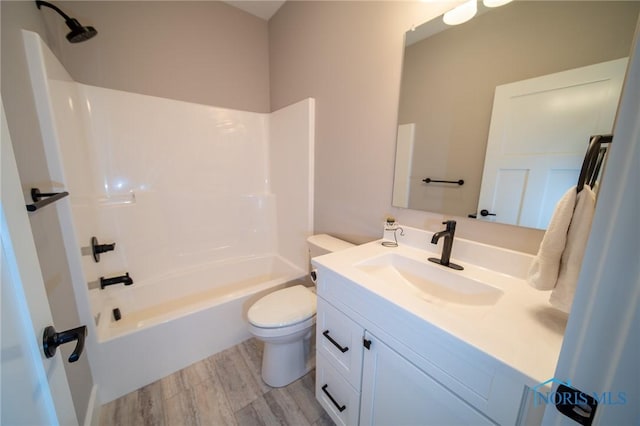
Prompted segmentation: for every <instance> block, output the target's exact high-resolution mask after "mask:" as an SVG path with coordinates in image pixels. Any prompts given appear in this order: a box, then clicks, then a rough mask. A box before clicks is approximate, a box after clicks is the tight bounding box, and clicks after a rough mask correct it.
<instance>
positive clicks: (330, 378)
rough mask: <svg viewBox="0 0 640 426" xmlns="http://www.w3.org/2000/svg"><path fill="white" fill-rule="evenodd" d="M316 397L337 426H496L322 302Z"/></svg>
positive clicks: (317, 331) (341, 313)
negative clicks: (433, 425) (473, 425)
mask: <svg viewBox="0 0 640 426" xmlns="http://www.w3.org/2000/svg"><path fill="white" fill-rule="evenodd" d="M317 312H318V313H317V320H316V324H317V330H316V336H317V337H316V338H317V342H316V348H317V354H316V398H317V399H318V400H319V401H320V404H321V405H322V406H323V407H324V409H325V410H326V411H327V412H328V413H329V415H330V416H331V417H332V419H333V420H334V421H335V422H336V424H338V425H357V424H359V425H391V424H415V425H417V424H447V425H468V424H477V425H481V424H494V423H493V422H491V421H490V420H489V419H487V418H486V417H485V416H483V415H482V414H480V413H479V412H478V411H476V410H474V409H473V408H472V407H471V406H469V405H468V404H466V403H465V402H464V401H463V400H461V399H460V398H459V397H458V396H456V395H455V394H454V393H452V392H451V391H450V390H448V389H447V388H446V387H444V386H442V385H441V384H440V383H438V382H437V381H436V380H434V379H433V378H432V377H431V376H429V375H428V374H427V373H425V372H424V371H422V370H420V369H419V368H418V367H416V366H415V365H414V364H412V363H411V362H410V361H409V360H407V359H406V358H404V357H403V356H402V355H400V354H399V353H398V352H396V351H395V350H393V349H391V348H390V347H389V346H388V345H387V344H385V343H384V342H383V341H382V340H381V339H379V338H377V337H376V336H374V335H373V334H371V333H370V332H368V331H366V330H365V329H364V327H363V326H361V325H359V324H358V323H357V322H355V321H354V320H352V319H351V318H349V317H348V316H347V315H345V314H344V313H343V312H341V311H339V310H338V309H336V308H335V307H334V306H332V305H331V304H330V303H328V302H327V301H326V300H324V299H322V298H320V297H319V298H318V310H317Z"/></svg>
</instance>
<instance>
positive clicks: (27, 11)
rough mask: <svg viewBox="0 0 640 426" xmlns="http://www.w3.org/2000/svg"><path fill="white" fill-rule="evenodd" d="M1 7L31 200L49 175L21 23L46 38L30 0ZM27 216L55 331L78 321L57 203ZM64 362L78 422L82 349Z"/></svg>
mask: <svg viewBox="0 0 640 426" xmlns="http://www.w3.org/2000/svg"><path fill="white" fill-rule="evenodd" d="M0 11H1V12H0V14H1V19H2V23H1V26H0V29H1V34H0V39H1V42H2V46H1V48H0V53H1V55H2V57H1V69H0V75H1V79H0V80H1V91H2V102H3V104H4V107H5V112H6V115H7V123H8V125H9V132H10V133H11V139H12V142H13V148H14V151H15V155H16V162H17V164H18V172H19V174H20V181H21V182H22V187H23V191H24V193H25V200H27V201H28V202H31V201H30V200H29V195H28V194H29V190H30V188H31V187H40V188H41V189H43V190H48V189H51V184H52V182H51V181H50V179H49V171H48V168H47V165H46V159H45V155H44V147H43V144H42V137H41V135H40V127H39V125H38V118H37V115H36V111H35V104H34V101H33V96H32V94H31V93H32V91H31V83H30V81H29V75H28V70H27V63H26V58H25V55H24V48H23V45H22V35H21V31H20V29H21V28H23V29H28V30H31V31H35V32H38V33H40V34H41V35H43V37H44V39H45V40H46V35H45V30H44V23H43V21H42V18H41V17H40V15H39V13H40V12H38V10H37V8H36V7H35V5H34V3H33V2H31V1H19V2H18V1H16V2H14V1H6V0H3V1H2V2H0ZM29 219H30V222H31V228H32V232H33V237H34V240H35V245H36V250H37V252H38V260H39V261H40V268H41V270H42V275H43V279H44V283H45V287H46V291H47V296H48V298H49V305H50V307H51V313H52V315H53V320H54V323H55V324H54V325H55V327H56V329H57V330H58V331H62V330H66V329H69V328H73V327H77V326H78V325H80V319H79V317H78V310H77V308H76V303H75V298H74V293H73V288H72V285H71V274H70V272H69V267H68V265H67V257H66V254H65V251H64V245H63V240H62V231H61V229H60V223H59V219H58V216H57V212H56V209H55V208H53V207H48V208H45V209H43V210H41V211H38V212H36V213H32V214H30V215H29ZM38 338H40V337H38ZM73 348H74V345H73V344H68V345H63V346H61V347H60V350H61V352H62V354H60V355H58V356H64V357H66V358H68V357H69V355H70V354H71V352H72V350H73ZM64 366H65V371H66V373H67V379H68V381H69V386H70V388H71V395H72V397H73V402H74V405H75V409H76V414H77V416H78V419H79V420H80V422H83V420H84V416H85V412H86V409H87V404H88V402H89V396H90V395H91V389H92V387H93V378H92V377H91V371H90V368H89V363H88V359H87V354H86V353H85V354H83V356H82V357H80V360H79V361H77V362H75V363H73V364H69V363H67V362H66V361H65V362H64Z"/></svg>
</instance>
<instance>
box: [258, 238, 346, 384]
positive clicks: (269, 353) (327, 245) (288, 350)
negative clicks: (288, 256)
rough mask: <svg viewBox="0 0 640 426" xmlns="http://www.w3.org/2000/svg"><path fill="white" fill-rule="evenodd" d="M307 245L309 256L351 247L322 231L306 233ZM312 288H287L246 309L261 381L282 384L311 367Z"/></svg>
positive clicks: (300, 286) (313, 314)
mask: <svg viewBox="0 0 640 426" xmlns="http://www.w3.org/2000/svg"><path fill="white" fill-rule="evenodd" d="M307 244H308V246H309V256H310V258H311V257H316V256H320V255H323V254H327V253H332V252H335V251H338V250H344V249H346V248H349V247H353V244H351V243H348V242H346V241H343V240H340V239H338V238H334V237H332V236H330V235H326V234H320V235H312V236H310V237H309V238H307ZM314 281H315V280H314ZM313 290H314V289H311V288H307V287H305V286H303V285H295V286H293V287H287V288H284V289H281V290H277V291H274V292H273V293H270V294H268V295H266V296H264V297H262V298H261V299H259V300H258V301H257V302H255V303H254V304H253V305H252V306H251V307H250V308H249V312H248V313H247V316H248V319H249V332H250V333H251V334H252V335H253V336H254V337H255V338H257V339H259V340H261V341H262V342H264V351H263V354H262V380H264V382H265V383H266V384H268V385H269V386H272V387H282V386H286V385H288V384H289V383H291V382H294V381H296V380H297V379H299V378H300V377H302V376H304V375H305V374H306V373H307V372H309V371H310V370H311V369H312V368H313V367H314V365H313V364H314V363H313V362H312V360H313V356H314V355H315V354H313V353H311V351H310V346H311V336H312V331H313V328H314V326H315V323H316V294H315V292H314V291H313Z"/></svg>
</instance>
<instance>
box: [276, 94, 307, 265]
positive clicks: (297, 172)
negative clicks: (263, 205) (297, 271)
mask: <svg viewBox="0 0 640 426" xmlns="http://www.w3.org/2000/svg"><path fill="white" fill-rule="evenodd" d="M269 120H270V121H269V180H270V186H271V191H272V192H273V193H274V194H276V196H277V199H276V204H277V229H278V233H277V236H276V238H277V240H278V253H280V254H281V255H282V256H284V257H285V258H286V259H288V260H289V261H291V262H293V263H294V264H295V265H296V266H297V267H299V268H302V269H303V270H305V271H306V270H307V267H308V266H307V265H308V263H309V255H308V249H307V241H306V239H307V237H308V236H309V235H311V234H312V233H313V174H314V169H313V167H314V130H315V101H314V100H313V99H306V100H304V101H300V102H298V103H295V104H293V105H289V106H287V107H284V108H282V109H280V110H278V111H275V112H273V113H271V114H270V117H269Z"/></svg>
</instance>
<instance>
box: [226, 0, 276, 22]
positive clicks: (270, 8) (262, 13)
mask: <svg viewBox="0 0 640 426" xmlns="http://www.w3.org/2000/svg"><path fill="white" fill-rule="evenodd" d="M223 1H224V2H225V3H227V4H228V5H230V6H233V7H237V8H238V9H242V10H244V11H245V12H248V13H250V14H252V15H254V16H257V17H258V18H262V19H264V20H266V21H268V20H269V19H270V18H271V17H272V16H273V15H274V14H275V13H276V12H277V11H278V9H280V7H281V6H282V5H283V4H284V2H285V1H286V0H223Z"/></svg>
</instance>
